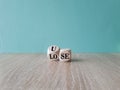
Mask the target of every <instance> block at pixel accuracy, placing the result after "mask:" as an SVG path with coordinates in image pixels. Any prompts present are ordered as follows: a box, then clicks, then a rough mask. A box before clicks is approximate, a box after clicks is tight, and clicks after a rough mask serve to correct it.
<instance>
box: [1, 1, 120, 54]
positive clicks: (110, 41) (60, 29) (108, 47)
mask: <svg viewBox="0 0 120 90" xmlns="http://www.w3.org/2000/svg"><path fill="white" fill-rule="evenodd" d="M52 44H56V45H58V46H60V47H61V48H71V49H72V50H73V52H120V0H0V52H1V53H6V52H11V53H14V52H17V53H21V52H23V53H27V52H29V53H34V52H46V50H47V47H48V46H49V45H52Z"/></svg>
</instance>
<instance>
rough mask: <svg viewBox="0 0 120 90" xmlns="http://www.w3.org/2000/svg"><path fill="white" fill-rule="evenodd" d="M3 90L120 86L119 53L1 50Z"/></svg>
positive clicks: (118, 89)
mask: <svg viewBox="0 0 120 90" xmlns="http://www.w3.org/2000/svg"><path fill="white" fill-rule="evenodd" d="M0 90H120V54H119V53H116V54H115V53H113V54H89V53H88V54H73V55H72V62H59V61H49V60H48V59H47V57H46V54H0Z"/></svg>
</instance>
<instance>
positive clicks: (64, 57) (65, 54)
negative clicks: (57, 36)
mask: <svg viewBox="0 0 120 90" xmlns="http://www.w3.org/2000/svg"><path fill="white" fill-rule="evenodd" d="M59 60H60V61H71V50H70V49H61V50H60V53H59Z"/></svg>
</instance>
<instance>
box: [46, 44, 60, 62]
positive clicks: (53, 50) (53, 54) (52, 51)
mask: <svg viewBox="0 0 120 90" xmlns="http://www.w3.org/2000/svg"><path fill="white" fill-rule="evenodd" d="M59 52H60V48H59V47H58V46H56V45H52V46H50V47H48V50H47V57H48V58H49V59H50V60H58V59H59Z"/></svg>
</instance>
